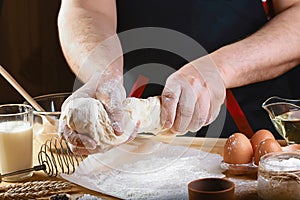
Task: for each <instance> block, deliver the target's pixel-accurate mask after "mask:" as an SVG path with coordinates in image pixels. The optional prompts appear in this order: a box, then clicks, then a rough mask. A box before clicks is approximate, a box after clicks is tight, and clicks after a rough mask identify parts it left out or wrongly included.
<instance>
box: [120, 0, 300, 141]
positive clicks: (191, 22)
mask: <svg viewBox="0 0 300 200" xmlns="http://www.w3.org/2000/svg"><path fill="white" fill-rule="evenodd" d="M117 12H118V33H122V32H123V31H126V30H132V29H135V28H142V27H162V28H167V29H170V30H175V31H177V32H180V33H183V34H185V35H186V36H188V37H190V38H192V39H193V40H195V41H197V42H198V43H199V44H200V45H201V46H202V47H203V48H204V49H205V50H206V52H207V53H210V52H212V51H214V50H216V49H218V48H220V47H222V46H224V45H227V44H230V43H233V42H236V41H238V40H241V39H243V38H245V37H247V36H248V35H250V34H252V33H254V32H255V31H257V30H258V29H259V28H261V27H262V26H263V25H264V24H265V23H267V17H266V14H265V12H264V10H263V6H262V3H261V0H187V1H182V0H163V1H161V0H151V1H149V0H130V1H123V0H118V1H117ZM140 37H147V36H143V35H141V36H135V37H134V38H130V39H128V38H126V37H121V39H120V40H121V43H122V46H123V48H124V49H126V48H130V47H129V46H130V41H138V40H140V39H141V38H140ZM157 37H160V35H158V36H157ZM161 40H162V42H164V40H168V38H167V37H165V38H161ZM179 42H180V41H178V43H179ZM174 43H177V42H176V41H175V42H174ZM183 46H184V45H183ZM182 48H183V49H185V50H186V49H187V50H188V49H189V48H188V47H182ZM191 51H192V50H191ZM125 53H126V54H125V55H124V69H125V73H130V72H131V71H133V69H135V68H136V67H137V66H140V65H143V64H146V63H159V64H161V65H162V66H169V67H171V68H173V69H174V70H176V69H179V68H180V67H182V66H183V65H184V64H186V63H188V62H190V61H191V60H193V59H196V58H198V57H200V56H202V55H203V54H205V52H191V56H190V57H189V58H188V59H186V58H184V57H182V56H181V55H178V54H177V55H176V53H174V52H173V53H172V52H169V51H168V50H165V49H163V50H161V49H155V48H151V47H146V48H140V49H136V50H133V51H130V52H126V51H125ZM237 53H238V52H237ZM152 65H153V66H154V65H155V64H152ZM157 65H158V64H157ZM149 66H151V64H150V65H149ZM153 69H154V70H156V72H155V73H156V75H157V76H159V75H161V74H163V73H165V72H164V71H163V70H159V69H157V68H154V67H153ZM142 71H143V70H142ZM142 71H141V72H140V74H143V73H144V74H143V75H145V76H147V75H148V76H149V74H150V73H149V72H148V71H147V70H146V72H142ZM144 71H145V70H144ZM165 71H166V70H165ZM171 71H172V70H169V71H168V73H171ZM133 74H134V73H133ZM136 75H137V74H135V75H132V76H133V77H134V76H136ZM299 76H300V69H299V68H295V69H294V70H291V71H290V72H288V73H286V74H284V75H282V76H280V77H278V78H275V79H273V80H270V81H265V82H261V83H255V84H251V85H247V86H244V87H240V88H235V89H232V92H233V94H234V95H235V97H236V99H237V101H238V102H239V104H240V106H241V108H242V110H243V111H244V112H245V115H246V117H247V119H248V121H249V124H250V126H251V127H252V129H253V130H254V131H257V130H259V129H262V128H266V129H269V130H271V131H272V132H273V133H274V135H275V136H276V137H277V138H280V136H279V135H278V133H277V132H276V131H275V129H274V127H273V125H272V123H271V121H270V119H269V117H268V115H267V113H266V111H264V110H263V109H262V108H261V105H262V103H263V102H264V100H266V99H267V98H269V97H271V96H274V95H277V96H281V97H285V98H298V97H299V96H300V90H299V89H297V83H296V80H297V77H299ZM165 77H166V78H167V76H165ZM150 81H151V80H150ZM125 85H126V78H125ZM162 88H163V85H161V84H149V85H148V86H147V87H146V90H145V92H144V96H143V97H147V96H150V95H159V94H161V91H162ZM127 90H129V88H127ZM206 130H207V127H206V128H202V130H201V131H199V132H198V133H197V135H198V136H204V135H205V134H206ZM237 131H238V129H237V127H236V125H235V123H234V122H233V120H232V118H231V116H230V114H229V113H228V112H227V114H226V119H225V124H224V126H222V128H221V137H228V136H229V135H231V134H232V133H234V132H237ZM219 135H220V134H219ZM219 135H217V136H219Z"/></svg>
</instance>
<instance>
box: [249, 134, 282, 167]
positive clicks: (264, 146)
mask: <svg viewBox="0 0 300 200" xmlns="http://www.w3.org/2000/svg"><path fill="white" fill-rule="evenodd" d="M281 151H282V148H281V146H280V144H279V143H278V142H277V141H276V140H274V139H266V140H264V141H262V142H261V143H260V144H259V145H258V147H257V149H256V151H255V152H254V163H255V164H256V165H258V163H259V160H260V158H261V157H262V156H263V155H265V154H267V153H271V152H281Z"/></svg>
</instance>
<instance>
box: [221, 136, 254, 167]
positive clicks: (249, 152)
mask: <svg viewBox="0 0 300 200" xmlns="http://www.w3.org/2000/svg"><path fill="white" fill-rule="evenodd" d="M252 158H253V149H252V146H251V143H250V141H249V139H248V138H247V137H246V136H245V135H244V134H242V133H234V134H232V135H231V136H230V137H229V138H228V139H227V140H226V143H225V145H224V152H223V159H224V162H226V163H229V164H246V163H250V162H251V161H252Z"/></svg>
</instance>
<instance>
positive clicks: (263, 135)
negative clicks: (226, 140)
mask: <svg viewBox="0 0 300 200" xmlns="http://www.w3.org/2000/svg"><path fill="white" fill-rule="evenodd" d="M266 139H273V140H275V138H274V135H273V134H272V133H271V132H270V131H269V130H266V129H261V130H259V131H257V132H256V133H255V134H254V135H253V136H252V137H251V139H250V142H251V144H252V148H253V153H254V152H255V151H256V149H257V147H258V145H259V144H260V143H261V142H262V141H264V140H266Z"/></svg>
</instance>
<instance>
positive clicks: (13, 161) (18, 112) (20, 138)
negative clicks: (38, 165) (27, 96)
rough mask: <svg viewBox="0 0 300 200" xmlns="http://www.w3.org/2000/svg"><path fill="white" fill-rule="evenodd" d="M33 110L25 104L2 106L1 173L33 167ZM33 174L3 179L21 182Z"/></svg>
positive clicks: (0, 107)
mask: <svg viewBox="0 0 300 200" xmlns="http://www.w3.org/2000/svg"><path fill="white" fill-rule="evenodd" d="M32 112H33V109H32V108H31V106H29V105H24V104H6V105H0V173H1V174H6V173H10V172H14V171H17V170H22V169H27V168H31V167H32V166H33V163H32V162H33V159H32V157H33V156H32V154H33V152H32V151H33V147H32V143H33V141H32V140H33V139H32V137H33V134H32V126H33V114H32ZM31 176H32V172H29V173H23V174H19V175H15V176H8V177H3V178H2V180H3V181H20V180H24V179H26V178H29V177H31Z"/></svg>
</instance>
